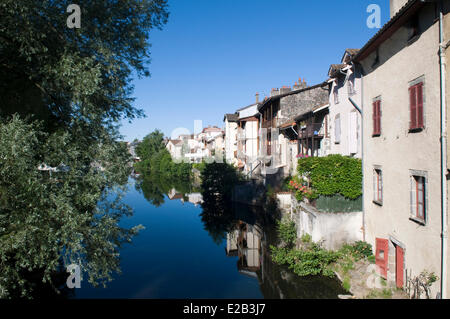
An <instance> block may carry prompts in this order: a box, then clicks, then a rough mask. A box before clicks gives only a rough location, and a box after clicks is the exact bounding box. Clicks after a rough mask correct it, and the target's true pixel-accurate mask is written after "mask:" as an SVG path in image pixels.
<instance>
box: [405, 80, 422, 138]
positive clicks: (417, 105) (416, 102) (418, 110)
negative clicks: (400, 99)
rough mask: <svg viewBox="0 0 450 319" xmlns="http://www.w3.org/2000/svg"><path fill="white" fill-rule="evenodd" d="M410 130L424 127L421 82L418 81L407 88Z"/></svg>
mask: <svg viewBox="0 0 450 319" xmlns="http://www.w3.org/2000/svg"><path fill="white" fill-rule="evenodd" d="M409 108H410V122H409V128H410V130H418V129H422V128H423V127H424V123H423V83H422V82H421V83H418V84H416V85H413V86H411V87H410V88H409Z"/></svg>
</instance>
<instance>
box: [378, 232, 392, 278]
mask: <svg viewBox="0 0 450 319" xmlns="http://www.w3.org/2000/svg"><path fill="white" fill-rule="evenodd" d="M388 260H389V241H388V240H387V239H383V238H376V253H375V263H376V265H377V266H378V267H379V269H380V275H381V276H383V277H384V278H385V279H387V270H388Z"/></svg>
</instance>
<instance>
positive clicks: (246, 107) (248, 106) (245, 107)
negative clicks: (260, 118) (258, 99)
mask: <svg viewBox="0 0 450 319" xmlns="http://www.w3.org/2000/svg"><path fill="white" fill-rule="evenodd" d="M259 104H261V103H253V104H250V105H247V106H244V107H242V108H240V109H239V110H236V112H240V111H243V110H245V109H248V108H250V107H252V106H255V105H258V106H259Z"/></svg>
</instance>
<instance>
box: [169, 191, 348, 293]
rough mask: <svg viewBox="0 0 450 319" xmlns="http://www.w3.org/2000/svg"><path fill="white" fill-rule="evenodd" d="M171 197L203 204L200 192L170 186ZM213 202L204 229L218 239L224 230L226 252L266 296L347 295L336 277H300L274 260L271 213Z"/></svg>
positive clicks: (205, 208) (204, 218) (205, 207)
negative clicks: (219, 207)
mask: <svg viewBox="0 0 450 319" xmlns="http://www.w3.org/2000/svg"><path fill="white" fill-rule="evenodd" d="M168 197H169V198H170V199H171V200H175V199H179V200H181V201H183V202H190V203H192V204H194V205H198V204H202V203H204V201H203V197H202V194H201V193H191V194H182V193H179V192H178V191H177V190H176V189H171V190H170V192H169V194H168ZM205 204H208V203H205ZM209 204H211V203H209ZM212 204H214V203H212ZM212 204H211V205H202V207H203V212H202V221H203V223H205V229H207V230H208V231H209V232H210V236H216V237H218V238H220V233H221V232H222V231H223V232H224V237H223V239H224V241H225V240H226V246H225V254H226V255H227V256H228V257H230V258H237V265H236V266H237V271H238V272H239V273H240V274H242V275H245V276H249V277H251V278H254V279H255V280H257V281H258V284H259V287H260V290H261V292H262V294H263V296H264V298H269V299H335V298H338V294H347V293H346V291H345V290H344V289H343V288H342V286H341V284H340V282H339V280H337V279H336V278H330V277H320V276H310V277H300V276H298V275H296V274H294V273H293V272H292V271H291V270H290V269H288V268H287V267H285V266H280V265H277V264H275V263H274V262H272V259H271V256H270V245H277V243H278V238H277V234H276V229H275V226H274V225H275V222H274V220H273V218H272V217H271V214H270V213H268V212H266V211H264V210H263V209H261V208H255V207H250V206H247V205H241V204H233V205H232V207H230V208H229V209H228V208H227V209H225V208H223V209H222V210H223V211H218V208H217V205H212ZM216 204H217V203H216ZM210 206H211V207H210ZM225 215H226V216H225ZM213 239H214V238H213Z"/></svg>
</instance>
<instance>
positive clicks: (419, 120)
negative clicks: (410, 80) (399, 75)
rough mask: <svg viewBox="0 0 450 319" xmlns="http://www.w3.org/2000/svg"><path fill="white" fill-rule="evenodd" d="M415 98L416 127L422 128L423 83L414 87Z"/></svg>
mask: <svg viewBox="0 0 450 319" xmlns="http://www.w3.org/2000/svg"><path fill="white" fill-rule="evenodd" d="M416 96H417V127H420V128H422V127H423V83H419V84H417V86H416Z"/></svg>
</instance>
